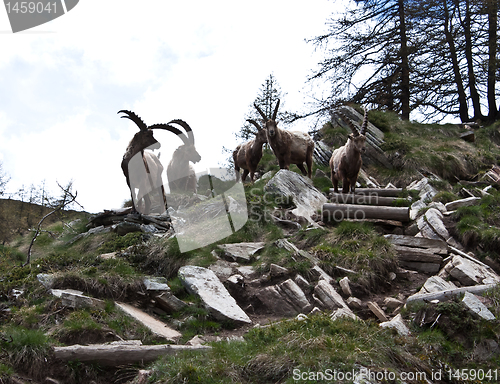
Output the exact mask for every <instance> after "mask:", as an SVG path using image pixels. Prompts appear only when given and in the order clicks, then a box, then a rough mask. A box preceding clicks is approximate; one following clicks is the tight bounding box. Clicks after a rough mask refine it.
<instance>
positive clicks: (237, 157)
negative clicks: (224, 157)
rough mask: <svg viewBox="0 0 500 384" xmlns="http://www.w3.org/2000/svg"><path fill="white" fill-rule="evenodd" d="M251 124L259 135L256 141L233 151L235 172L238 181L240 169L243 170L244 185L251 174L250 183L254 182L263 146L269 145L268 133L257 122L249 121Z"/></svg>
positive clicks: (256, 135) (251, 141)
mask: <svg viewBox="0 0 500 384" xmlns="http://www.w3.org/2000/svg"><path fill="white" fill-rule="evenodd" d="M247 121H248V122H249V123H251V124H253V125H255V127H256V128H257V133H256V134H255V139H253V140H250V141H247V142H246V143H243V144H240V145H238V146H237V147H236V149H235V150H234V151H233V161H234V170H235V171H236V181H238V179H239V177H240V176H239V175H240V169H241V168H243V174H242V175H241V182H242V183H243V182H244V181H245V179H246V178H247V176H248V174H249V173H250V182H253V179H254V174H255V171H256V169H257V166H258V165H259V161H260V159H262V146H263V145H264V143H267V133H266V130H265V129H264V128H262V127H261V126H260V125H259V124H258V123H257V122H256V121H255V120H251V119H248V120H247Z"/></svg>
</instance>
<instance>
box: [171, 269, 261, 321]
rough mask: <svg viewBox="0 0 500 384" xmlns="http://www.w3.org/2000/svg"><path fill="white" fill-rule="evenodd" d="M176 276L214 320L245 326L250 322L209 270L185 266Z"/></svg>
mask: <svg viewBox="0 0 500 384" xmlns="http://www.w3.org/2000/svg"><path fill="white" fill-rule="evenodd" d="M178 275H179V278H180V280H181V282H182V284H183V285H184V287H185V288H186V290H187V291H188V292H190V293H192V294H195V295H197V296H198V297H200V299H201V300H202V302H203V304H204V306H205V307H206V308H207V310H208V311H209V313H210V314H211V315H212V316H213V317H214V318H216V319H218V320H222V321H224V320H232V321H235V322H236V323H245V324H249V323H251V322H252V321H251V320H250V318H249V317H248V316H247V314H246V313H245V312H244V311H243V310H242V309H241V308H240V307H239V306H238V304H237V303H236V300H234V298H233V297H232V296H231V295H230V294H229V292H228V291H227V289H226V287H224V285H223V284H222V283H221V282H220V280H219V279H218V278H217V276H216V275H215V273H213V272H212V271H211V270H209V269H207V268H202V267H196V266H192V265H187V266H184V267H181V268H180V269H179V272H178Z"/></svg>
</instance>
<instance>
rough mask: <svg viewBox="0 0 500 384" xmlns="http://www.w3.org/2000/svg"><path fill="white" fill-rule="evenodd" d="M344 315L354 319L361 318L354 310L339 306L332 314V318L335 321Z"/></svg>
mask: <svg viewBox="0 0 500 384" xmlns="http://www.w3.org/2000/svg"><path fill="white" fill-rule="evenodd" d="M342 317H347V318H349V319H352V320H359V317H358V316H356V315H355V314H354V312H353V311H351V310H350V309H349V308H343V307H342V308H337V309H336V310H335V311H333V313H332V314H331V315H330V318H331V319H332V320H333V321H335V320H337V319H340V318H342Z"/></svg>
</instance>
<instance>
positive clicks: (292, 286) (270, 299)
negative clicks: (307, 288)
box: [258, 279, 312, 316]
mask: <svg viewBox="0 0 500 384" xmlns="http://www.w3.org/2000/svg"><path fill="white" fill-rule="evenodd" d="M258 299H259V300H260V301H261V302H262V304H264V306H265V307H266V308H268V309H269V310H270V311H273V312H274V313H275V314H278V315H283V316H294V315H296V314H298V313H309V312H310V311H311V309H312V305H311V303H309V300H307V298H306V295H305V294H304V292H303V291H302V289H301V288H300V287H299V286H298V285H297V283H295V282H294V281H293V280H292V279H288V280H285V281H284V282H282V283H281V284H277V285H272V286H269V287H266V288H264V289H262V290H261V291H260V292H259V295H258Z"/></svg>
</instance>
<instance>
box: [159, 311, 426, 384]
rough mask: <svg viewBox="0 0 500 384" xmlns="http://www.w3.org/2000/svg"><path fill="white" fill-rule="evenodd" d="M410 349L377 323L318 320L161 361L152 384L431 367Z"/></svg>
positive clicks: (276, 327) (265, 379) (282, 380)
mask: <svg viewBox="0 0 500 384" xmlns="http://www.w3.org/2000/svg"><path fill="white" fill-rule="evenodd" d="M406 348H407V347H406V341H405V340H403V339H399V338H398V337H394V333H393V331H392V330H384V329H380V327H379V326H378V325H377V324H375V323H372V322H362V321H352V320H345V319H340V320H337V321H332V320H331V319H330V318H329V317H328V316H327V315H314V316H311V317H310V318H309V319H307V320H305V321H297V320H292V321H285V322H280V323H276V324H274V325H272V326H270V327H267V328H255V329H252V330H251V331H250V332H249V333H248V334H247V335H245V342H222V343H214V344H212V349H211V350H209V351H207V352H204V353H186V354H183V355H180V356H176V357H170V358H163V359H161V360H159V361H158V362H156V363H155V364H154V365H153V376H152V378H151V382H169V383H185V382H189V383H234V382H239V383H247V382H251V383H271V382H272V383H275V382H280V383H293V382H303V381H295V380H294V378H296V376H297V375H299V372H306V373H307V372H318V371H323V372H325V371H326V370H327V369H330V370H334V369H336V370H338V371H342V372H349V371H352V370H354V371H359V369H360V366H363V367H365V368H368V367H376V368H375V369H377V370H383V369H388V370H391V371H396V372H397V371H402V370H405V371H408V370H414V369H418V368H420V367H422V366H424V367H427V366H426V363H425V362H418V364H415V361H414V360H413V359H411V358H409V357H408V355H409V354H408V352H407V351H406ZM294 374H295V376H294Z"/></svg>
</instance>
